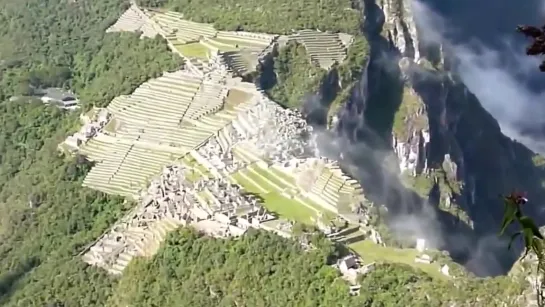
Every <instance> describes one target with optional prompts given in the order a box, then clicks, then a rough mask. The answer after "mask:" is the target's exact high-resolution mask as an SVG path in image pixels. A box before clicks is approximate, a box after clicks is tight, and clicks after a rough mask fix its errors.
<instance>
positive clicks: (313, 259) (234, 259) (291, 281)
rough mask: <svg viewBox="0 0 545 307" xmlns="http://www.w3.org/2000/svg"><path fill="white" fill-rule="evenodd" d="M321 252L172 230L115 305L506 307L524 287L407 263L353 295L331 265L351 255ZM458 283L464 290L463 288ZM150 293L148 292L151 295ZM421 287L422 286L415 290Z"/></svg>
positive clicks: (134, 269)
mask: <svg viewBox="0 0 545 307" xmlns="http://www.w3.org/2000/svg"><path fill="white" fill-rule="evenodd" d="M310 242H312V243H313V244H314V245H315V246H316V247H317V248H316V249H315V250H311V251H309V252H304V251H303V249H302V248H301V247H300V245H299V244H298V243H297V242H295V241H292V240H288V239H284V238H281V237H278V236H276V235H273V234H271V233H267V232H262V231H251V232H250V233H248V234H247V235H245V236H244V237H243V238H242V239H240V240H234V239H230V240H220V239H213V238H208V237H203V236H201V235H198V234H197V233H195V232H194V231H190V230H180V231H178V232H176V233H172V234H171V235H170V236H169V238H168V239H167V241H166V245H165V246H163V247H162V248H161V250H160V251H159V253H158V254H157V255H156V256H155V257H154V259H153V260H148V261H146V260H143V259H140V260H138V261H136V262H134V263H132V264H131V265H130V266H129V267H128V268H127V271H126V272H125V275H124V276H123V278H122V279H121V281H120V282H119V284H118V288H117V289H116V292H117V293H118V296H116V297H115V298H112V299H111V300H110V303H111V304H112V306H127V305H129V306H135V307H138V306H328V307H329V306H369V307H375V306H377V307H378V306H430V307H431V306H433V307H436V306H448V305H449V303H450V302H457V303H458V304H460V305H458V306H478V305H475V304H477V303H478V301H477V298H479V299H481V300H484V301H486V302H487V303H489V304H487V305H486V306H499V305H500V302H502V301H503V302H505V303H508V304H512V303H513V302H514V301H506V300H505V295H506V294H507V295H512V296H513V297H515V296H516V294H518V293H519V292H520V291H521V286H520V285H519V284H517V283H515V282H513V281H511V280H509V279H507V278H498V279H493V280H469V279H467V280H466V279H461V280H458V281H456V283H455V282H454V281H452V280H450V281H449V280H443V279H436V278H432V277H430V276H429V275H427V274H426V273H424V272H423V271H421V270H417V269H414V268H412V267H410V266H408V265H401V264H379V265H377V267H376V269H375V270H374V271H372V272H371V273H369V274H368V275H366V276H365V277H364V278H362V280H361V283H362V290H361V295H360V296H350V295H349V294H348V288H347V285H346V284H345V282H344V281H343V280H342V279H340V278H339V273H338V272H337V271H336V270H335V269H333V268H332V267H330V266H329V265H328V263H330V262H331V260H332V259H335V258H337V257H338V256H339V255H342V254H344V253H345V251H343V249H339V248H336V247H335V246H333V245H331V243H328V241H327V240H325V239H324V238H323V237H321V236H316V235H315V236H312V237H310ZM455 285H456V286H455ZM143 289H146V290H145V291H143ZM415 289H418V290H417V291H415Z"/></svg>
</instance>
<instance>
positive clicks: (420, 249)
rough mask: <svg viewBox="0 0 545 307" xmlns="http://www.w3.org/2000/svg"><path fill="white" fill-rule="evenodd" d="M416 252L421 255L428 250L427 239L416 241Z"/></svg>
mask: <svg viewBox="0 0 545 307" xmlns="http://www.w3.org/2000/svg"><path fill="white" fill-rule="evenodd" d="M416 250H417V251H418V252H419V253H423V252H424V251H425V250H426V240H425V239H422V238H419V239H416Z"/></svg>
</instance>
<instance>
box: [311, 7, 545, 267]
mask: <svg viewBox="0 0 545 307" xmlns="http://www.w3.org/2000/svg"><path fill="white" fill-rule="evenodd" d="M365 5H366V25H365V30H366V33H367V36H368V41H369V43H370V46H371V61H370V64H369V68H368V78H367V80H364V81H366V82H368V84H367V85H366V88H367V90H368V92H367V95H364V96H363V97H361V95H353V97H352V99H351V100H350V102H349V103H347V104H346V106H345V108H344V110H342V111H341V113H340V122H339V125H338V126H337V133H338V135H337V136H336V137H331V136H329V137H330V138H331V139H329V140H328V139H327V138H328V137H326V136H323V137H324V138H326V140H322V141H321V142H320V144H322V148H321V150H322V152H323V153H324V155H326V156H332V157H334V158H337V159H338V158H339V153H340V152H342V153H343V157H344V159H342V160H341V164H342V166H343V168H345V169H346V170H347V171H348V172H349V173H351V174H352V175H353V176H355V177H357V178H358V179H359V180H360V181H361V183H362V186H363V187H364V190H365V191H366V195H367V196H368V198H369V199H370V200H371V201H373V202H375V203H378V204H386V205H387V207H388V210H389V213H390V214H389V215H390V217H391V218H390V219H389V220H390V226H391V227H392V229H393V230H394V231H396V230H397V232H398V233H402V234H404V235H405V236H406V237H408V238H410V239H414V238H415V237H418V236H421V237H425V238H427V239H428V241H429V242H430V244H431V245H434V246H436V247H438V248H441V249H446V250H448V251H449V252H450V253H451V256H453V258H454V259H455V260H456V261H458V262H460V263H462V264H465V266H466V267H467V268H468V269H469V270H470V271H473V272H474V273H475V274H477V275H497V274H503V273H505V272H507V270H509V268H510V267H511V266H512V264H513V262H514V261H515V259H516V258H517V257H518V255H519V254H520V246H519V248H518V250H515V251H511V252H508V251H507V248H506V244H505V242H504V241H503V240H500V239H499V238H497V235H496V234H497V231H498V227H499V224H500V221H501V215H502V211H503V204H502V202H501V199H500V198H499V195H501V194H505V193H508V192H510V191H511V190H512V189H514V188H518V189H521V190H524V191H528V193H529V197H530V199H531V200H539V199H544V196H545V193H544V189H543V186H542V181H543V179H544V178H545V173H544V170H543V169H542V168H541V167H539V166H536V160H535V159H536V158H535V155H534V154H533V153H532V152H531V151H530V150H528V149H527V148H526V147H524V146H523V145H521V144H519V143H517V142H515V141H512V140H510V139H509V138H507V137H505V136H504V135H503V134H502V133H501V131H500V127H499V125H498V123H497V121H496V120H495V119H494V118H493V117H492V116H491V115H490V114H489V113H488V112H487V111H486V110H485V109H484V108H483V107H482V106H481V104H480V103H479V101H478V100H477V99H476V97H475V96H474V95H472V94H471V93H469V92H468V90H467V88H466V87H465V86H464V85H463V84H462V83H461V82H460V81H458V80H456V79H455V78H453V77H452V76H450V75H449V74H448V73H446V72H438V73H437V75H436V76H434V77H433V78H418V76H413V79H412V80H411V84H412V87H413V89H414V90H415V91H416V92H417V93H418V95H419V96H420V97H421V98H422V100H423V102H424V104H425V105H426V107H427V112H428V114H427V116H428V119H429V124H430V130H431V131H430V134H431V136H430V138H431V139H430V149H429V152H428V153H427V159H428V165H429V166H430V167H432V168H433V167H434V165H438V164H441V163H442V162H443V159H444V157H445V154H448V155H450V156H451V157H452V159H453V161H454V162H455V163H456V165H457V167H458V171H457V177H458V179H459V180H460V181H463V182H464V186H463V188H462V191H461V192H460V195H457V196H456V197H455V201H456V203H457V204H458V205H459V206H460V207H461V208H463V209H464V211H465V212H466V214H467V215H468V216H469V219H470V220H471V221H472V222H473V225H472V226H473V229H471V228H470V227H469V226H468V225H466V224H465V223H460V222H459V220H458V219H457V218H456V217H455V216H453V215H452V214H450V213H447V212H445V211H443V210H440V209H439V208H437V206H436V205H434V204H433V201H432V200H433V198H430V199H426V200H424V199H422V198H421V197H420V196H419V195H418V194H417V193H415V192H413V191H412V190H410V189H407V188H406V187H405V186H404V185H403V184H402V183H401V182H400V180H399V175H398V174H399V169H398V166H397V161H396V158H395V155H394V154H393V152H392V149H391V132H392V124H393V118H394V114H395V112H396V110H397V109H398V108H399V106H400V104H401V101H402V94H401V92H402V90H403V82H402V81H401V77H400V72H399V69H398V67H397V64H393V65H390V64H389V63H397V59H399V54H397V53H396V52H395V51H394V48H392V46H391V45H390V43H389V42H388V40H387V39H385V38H383V37H382V36H381V35H380V34H379V33H380V30H381V28H382V23H383V21H384V16H383V15H382V10H380V8H379V7H378V6H376V4H375V3H374V1H372V0H370V1H366V2H365ZM385 63H386V64H385ZM357 90H358V89H357ZM359 90H361V89H359ZM445 114H446V115H445ZM324 144H325V145H324ZM331 144H333V145H331ZM537 205H540V204H537V203H535V204H534V205H533V206H532V205H530V206H529V207H530V208H529V210H530V211H529V212H531V214H532V215H533V216H534V217H535V218H536V220H537V221H538V222H539V223H540V224H543V223H545V215H544V212H543V210H540V209H539V206H537Z"/></svg>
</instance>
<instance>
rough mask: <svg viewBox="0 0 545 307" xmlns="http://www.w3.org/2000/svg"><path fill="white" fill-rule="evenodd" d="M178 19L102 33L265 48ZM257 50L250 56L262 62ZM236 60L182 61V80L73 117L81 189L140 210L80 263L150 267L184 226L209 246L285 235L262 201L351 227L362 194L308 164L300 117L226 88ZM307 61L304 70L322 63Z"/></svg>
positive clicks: (128, 19)
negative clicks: (246, 236)
mask: <svg viewBox="0 0 545 307" xmlns="http://www.w3.org/2000/svg"><path fill="white" fill-rule="evenodd" d="M180 17H181V16H179V15H177V14H175V13H159V12H152V13H150V12H147V11H143V10H140V9H139V8H138V7H136V6H135V5H133V6H132V7H131V8H130V9H129V10H128V11H127V12H125V13H124V14H123V16H121V18H120V19H119V20H118V22H117V23H116V24H114V25H113V26H112V27H111V28H110V29H109V30H108V31H118V30H129V31H141V32H143V35H144V32H145V33H148V34H150V33H159V34H160V35H163V36H168V35H172V36H175V38H173V37H168V39H171V40H174V39H175V40H177V41H178V42H184V43H188V42H191V41H195V40H197V39H198V42H199V43H200V44H203V45H206V44H207V43H210V42H211V41H212V40H214V39H216V40H218V41H220V42H225V43H226V42H228V41H229V40H233V38H232V37H235V36H236V37H237V39H239V41H240V42H244V40H246V43H247V44H248V45H251V44H252V43H251V40H252V39H261V40H262V41H267V40H268V41H269V43H267V44H270V42H271V41H273V39H272V38H271V36H266V35H261V34H252V33H237V32H232V33H227V32H220V31H215V30H214V29H213V28H211V27H210V26H207V27H205V26H203V28H200V30H199V29H197V27H196V26H195V24H196V23H191V22H187V21H183V20H182V19H181V18H180ZM146 31H147V32H146ZM153 31H155V32H153ZM184 31H185V32H184ZM199 31H200V32H199ZM150 35H151V34H150ZM311 36H312V35H311V34H310V32H300V34H298V35H296V36H295V37H296V38H295V39H298V40H301V41H303V42H304V44H305V45H306V46H308V47H307V48H309V50H310V48H313V47H311V46H313V39H312V38H310V37H311ZM238 37H244V40H243V39H240V38H238ZM324 37H328V39H330V40H331V41H333V40H334V37H333V36H331V35H329V34H327V35H326V36H324ZM343 39H347V38H346V37H343ZM243 44H244V43H241V45H243ZM267 44H261V47H259V48H256V49H254V51H256V50H261V52H262V51H263V50H265V49H266V46H268V45H267ZM335 44H336V43H335ZM255 45H256V46H257V45H259V44H255ZM263 46H265V49H263ZM313 50H314V49H313ZM315 51H316V52H317V51H318V49H315ZM243 52H246V53H248V54H251V52H252V49H251V48H246V49H244V48H242V49H238V51H237V50H235V51H233V52H231V53H228V52H225V53H223V54H222V53H221V52H216V53H215V54H212V55H211V57H210V58H209V59H208V60H207V61H200V62H199V63H200V66H197V65H194V63H191V61H194V59H191V58H190V59H189V61H188V63H187V65H186V67H185V68H184V69H181V70H179V71H176V72H166V73H164V74H163V76H161V77H159V78H156V79H152V80H149V81H147V82H145V83H143V84H142V85H141V86H140V87H138V88H137V89H136V90H135V91H134V92H133V93H132V94H130V95H123V96H119V97H116V98H115V99H114V100H112V101H111V103H110V104H109V105H108V107H107V108H104V109H94V110H92V111H90V112H88V113H87V114H84V115H82V116H81V119H82V122H83V127H82V129H81V130H80V131H79V132H78V133H76V134H74V135H73V136H70V137H69V138H67V140H66V141H65V142H64V143H63V144H62V148H63V149H64V150H68V151H71V152H78V153H80V154H83V155H85V156H86V157H87V158H88V159H89V160H91V161H94V162H95V163H96V164H95V166H94V167H93V168H92V170H91V171H90V172H89V173H88V175H87V177H86V178H85V180H84V183H83V185H84V186H86V187H89V188H92V189H96V190H99V191H102V192H104V193H108V194H115V195H121V196H125V197H127V198H130V199H132V200H133V201H135V202H136V203H137V204H138V205H137V207H136V208H134V209H133V210H132V211H131V212H130V213H129V214H127V216H125V217H124V218H123V219H121V220H120V221H118V223H116V224H115V225H114V226H113V227H112V228H111V229H110V230H109V231H107V232H106V233H105V234H104V235H103V236H101V237H100V238H98V239H97V241H96V242H93V243H92V244H91V245H90V246H89V247H88V248H87V249H85V250H84V251H83V252H82V255H83V259H84V260H85V261H86V262H87V263H89V264H92V265H96V266H99V267H103V268H104V269H106V270H108V271H109V272H110V273H112V274H120V273H121V272H122V271H123V269H124V268H125V266H126V265H127V264H128V262H129V261H130V260H131V259H132V258H133V257H137V256H151V255H153V254H154V253H155V252H156V251H157V249H158V247H159V245H160V243H161V242H162V240H164V238H165V236H166V235H167V233H168V232H169V231H172V230H174V229H176V228H178V227H180V226H184V225H188V224H191V225H192V226H194V227H196V228H197V229H199V230H201V231H203V232H206V233H208V234H209V235H213V236H218V237H225V236H232V235H234V236H238V235H242V234H243V233H244V232H245V231H246V230H247V229H249V228H250V227H254V228H264V229H267V230H272V231H276V232H278V233H279V234H281V235H286V232H285V231H284V229H283V228H282V227H281V226H282V225H283V224H284V223H269V222H273V220H274V219H276V216H275V215H273V214H271V213H269V212H268V211H267V210H266V209H265V207H266V205H267V203H266V200H263V199H261V198H260V197H259V196H258V195H261V194H263V195H273V194H274V195H276V197H281V198H282V199H284V200H285V201H289V202H290V205H292V204H293V205H295V206H305V207H307V208H308V209H309V210H310V212H315V213H316V216H322V215H323V214H324V212H330V213H333V214H334V215H340V216H343V217H344V218H345V219H347V220H349V219H351V217H352V213H354V212H353V211H354V210H353V208H357V207H358V204H359V203H361V202H362V201H363V196H362V189H361V187H360V186H359V184H358V183H357V182H356V181H355V180H352V179H351V178H349V177H348V176H346V175H345V174H343V173H342V171H340V170H339V168H338V166H336V164H335V162H334V161H328V160H326V159H323V158H320V157H317V156H316V152H315V148H316V146H315V145H316V144H314V140H315V138H312V137H310V138H309V137H308V136H309V135H312V128H311V127H309V126H307V124H306V121H305V120H304V119H303V118H302V117H301V114H299V113H298V112H297V111H293V110H287V109H283V108H281V107H280V106H279V105H277V104H276V103H275V102H273V101H271V100H270V99H268V98H267V97H266V95H265V94H264V93H263V92H262V91H261V90H260V89H258V88H256V86H255V85H254V84H253V83H247V82H243V81H242V79H241V78H239V77H236V76H235V75H236V74H237V71H240V70H243V69H244V68H241V67H242V66H241V64H240V62H237V61H236V60H234V59H231V60H228V61H226V54H230V56H232V57H234V56H235V55H236V56H241V54H242V53H243ZM335 52H338V54H337V55H339V56H340V54H341V52H340V51H339V50H337V51H332V54H333V53H335ZM310 53H311V57H314V58H313V60H315V61H318V62H320V61H322V60H323V61H326V62H327V59H326V58H327V57H326V58H320V57H319V56H317V53H312V52H310ZM324 59H325V60H324ZM323 61H322V63H325V62H323ZM228 64H229V65H230V66H229V65H228ZM324 65H325V64H324ZM328 65H329V64H328ZM150 182H151V184H150ZM249 187H251V189H253V191H249V190H247V188H249ZM250 192H252V193H250ZM260 193H261V194H260ZM264 204H265V206H264ZM354 204H356V206H354ZM356 219H357V218H356ZM356 223H357V221H356ZM274 225H276V226H274ZM284 228H285V227H284Z"/></svg>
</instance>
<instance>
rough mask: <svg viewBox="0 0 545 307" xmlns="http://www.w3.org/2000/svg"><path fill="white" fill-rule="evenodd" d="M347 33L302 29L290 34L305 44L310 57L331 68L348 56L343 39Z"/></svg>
mask: <svg viewBox="0 0 545 307" xmlns="http://www.w3.org/2000/svg"><path fill="white" fill-rule="evenodd" d="M346 36H347V34H342V40H341V36H340V35H339V34H336V33H329V32H318V31H313V30H301V31H298V32H297V33H296V34H293V35H290V36H289V38H288V40H290V39H293V40H296V41H297V42H299V43H301V44H303V45H304V46H305V48H306V49H307V52H308V54H309V56H310V59H311V60H312V61H313V62H315V63H316V64H318V65H319V66H320V67H322V68H324V69H329V68H331V66H333V64H335V63H336V62H337V63H342V62H343V61H344V59H345V58H346V49H347V47H348V45H345V44H344V43H343V41H346V40H347V38H346Z"/></svg>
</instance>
